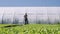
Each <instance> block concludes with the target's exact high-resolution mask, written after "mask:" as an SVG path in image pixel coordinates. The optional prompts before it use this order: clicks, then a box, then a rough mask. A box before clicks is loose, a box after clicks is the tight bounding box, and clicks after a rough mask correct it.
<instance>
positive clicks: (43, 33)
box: [0, 24, 60, 34]
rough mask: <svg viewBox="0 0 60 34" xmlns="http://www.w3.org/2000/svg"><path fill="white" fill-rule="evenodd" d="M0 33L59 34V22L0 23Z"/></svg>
mask: <svg viewBox="0 0 60 34" xmlns="http://www.w3.org/2000/svg"><path fill="white" fill-rule="evenodd" d="M0 34H60V25H59V24H27V25H16V24H15V25H12V24H8V25H7V24H0Z"/></svg>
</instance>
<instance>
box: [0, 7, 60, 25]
mask: <svg viewBox="0 0 60 34" xmlns="http://www.w3.org/2000/svg"><path fill="white" fill-rule="evenodd" d="M25 13H27V14H28V21H29V24H36V23H57V22H60V7H0V23H4V24H24V14H25Z"/></svg>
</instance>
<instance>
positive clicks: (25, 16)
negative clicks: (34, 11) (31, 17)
mask: <svg viewBox="0 0 60 34" xmlns="http://www.w3.org/2000/svg"><path fill="white" fill-rule="evenodd" d="M27 16H28V15H27V13H25V15H24V21H25V25H26V24H28V18H27Z"/></svg>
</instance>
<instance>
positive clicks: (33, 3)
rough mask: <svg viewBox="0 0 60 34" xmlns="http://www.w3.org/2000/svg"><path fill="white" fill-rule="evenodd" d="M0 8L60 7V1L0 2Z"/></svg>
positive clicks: (24, 0) (10, 0) (22, 0)
mask: <svg viewBox="0 0 60 34" xmlns="http://www.w3.org/2000/svg"><path fill="white" fill-rule="evenodd" d="M0 6H57V7H58V6H60V0H0Z"/></svg>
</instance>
